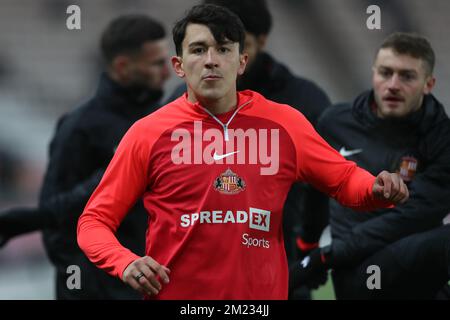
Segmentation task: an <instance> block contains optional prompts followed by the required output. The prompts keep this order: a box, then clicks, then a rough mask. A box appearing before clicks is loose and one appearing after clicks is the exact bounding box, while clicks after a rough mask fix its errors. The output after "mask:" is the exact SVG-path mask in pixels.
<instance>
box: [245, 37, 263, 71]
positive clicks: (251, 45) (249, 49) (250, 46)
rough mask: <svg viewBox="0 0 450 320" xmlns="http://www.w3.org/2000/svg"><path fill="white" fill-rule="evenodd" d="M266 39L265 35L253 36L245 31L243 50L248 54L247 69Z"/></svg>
mask: <svg viewBox="0 0 450 320" xmlns="http://www.w3.org/2000/svg"><path fill="white" fill-rule="evenodd" d="M266 40H267V36H266V35H259V36H255V35H254V34H252V33H249V32H246V33H245V43H244V52H245V53H246V54H248V62H247V69H249V68H251V65H252V63H253V62H254V61H255V58H256V56H257V55H258V53H260V52H261V50H262V49H263V48H264V46H265V44H266Z"/></svg>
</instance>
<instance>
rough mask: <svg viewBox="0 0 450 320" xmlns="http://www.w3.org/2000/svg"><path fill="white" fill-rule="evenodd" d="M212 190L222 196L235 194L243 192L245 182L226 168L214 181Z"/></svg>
mask: <svg viewBox="0 0 450 320" xmlns="http://www.w3.org/2000/svg"><path fill="white" fill-rule="evenodd" d="M214 189H215V190H217V191H219V192H220V193H223V194H236V193H239V192H241V191H243V190H245V182H244V180H243V179H242V178H241V177H239V176H238V175H237V174H236V173H234V172H233V171H231V169H229V168H228V169H227V170H226V171H225V172H224V173H222V174H221V175H220V176H218V177H217V178H216V180H214Z"/></svg>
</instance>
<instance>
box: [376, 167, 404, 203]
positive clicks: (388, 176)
mask: <svg viewBox="0 0 450 320" xmlns="http://www.w3.org/2000/svg"><path fill="white" fill-rule="evenodd" d="M372 192H373V193H374V195H375V196H377V197H378V198H380V199H383V200H387V201H390V202H392V203H394V204H399V203H405V202H406V200H408V198H409V191H408V187H407V186H406V185H405V183H404V182H403V180H402V178H400V176H399V175H398V174H397V173H389V172H387V171H381V172H380V174H379V175H378V176H377V178H376V179H375V183H374V184H373V187H372Z"/></svg>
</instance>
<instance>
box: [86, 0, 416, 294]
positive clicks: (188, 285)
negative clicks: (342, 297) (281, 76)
mask: <svg viewBox="0 0 450 320" xmlns="http://www.w3.org/2000/svg"><path fill="white" fill-rule="evenodd" d="M173 38H174V42H175V47H176V54H177V55H176V56H174V57H172V65H173V68H174V70H175V72H176V74H177V75H178V76H179V77H181V78H184V80H185V81H186V84H187V93H186V94H184V95H183V96H181V97H180V98H178V99H177V100H175V101H173V102H171V103H169V104H167V105H165V106H164V107H162V108H160V109H159V110H158V111H156V112H154V113H153V114H151V115H149V116H147V117H145V118H143V119H141V120H139V121H137V122H136V123H135V124H134V125H133V126H132V127H131V128H130V130H129V131H128V132H127V133H126V134H125V136H124V138H123V139H122V141H121V143H120V144H119V146H118V148H117V151H116V153H115V155H114V158H113V159H112V161H111V163H110V164H109V166H108V168H107V170H106V172H105V174H104V176H103V178H102V181H101V182H100V184H99V186H98V187H97V189H96V190H95V191H94V193H93V194H92V196H91V198H90V200H89V202H88V204H87V205H86V208H85V209H84V212H83V214H82V215H81V217H80V219H79V222H78V244H79V246H80V247H81V249H82V250H83V251H84V252H85V254H86V255H87V257H88V258H89V259H90V260H91V261H92V262H93V263H94V264H96V265H97V266H98V267H99V268H101V269H104V270H105V271H107V272H108V273H109V274H111V275H114V276H117V277H120V278H121V279H122V280H123V281H124V282H126V283H128V284H129V285H130V286H132V287H133V288H135V289H136V290H139V291H141V292H142V293H144V294H145V298H147V299H287V297H288V266H287V259H286V253H285V250H284V248H283V232H282V211H283V204H284V201H285V199H286V195H287V193H288V191H289V189H290V187H291V185H292V183H293V182H294V181H304V182H308V183H310V184H312V185H313V186H315V187H316V188H317V189H318V190H321V191H323V192H325V193H327V194H328V195H330V196H331V197H333V198H335V199H336V200H337V201H339V202H340V203H341V204H343V205H345V206H348V207H351V208H354V209H356V210H372V209H375V208H382V207H389V206H392V205H394V204H397V203H401V202H404V201H406V199H407V198H408V189H407V188H406V186H405V184H404V183H403V182H402V181H401V179H400V178H399V176H398V175H397V174H394V173H392V174H391V173H388V172H386V171H383V172H381V173H380V174H379V175H378V176H377V177H374V176H372V175H371V174H370V173H368V172H367V171H365V170H363V169H361V168H359V167H357V166H356V164H355V163H354V162H350V161H347V160H345V159H344V158H343V157H342V156H341V155H340V154H339V153H338V152H337V151H335V150H334V149H333V148H331V147H330V146H329V145H328V144H327V143H326V142H325V141H324V140H323V139H322V138H321V137H320V136H319V135H318V134H317V133H316V132H315V130H314V129H313V127H312V125H311V124H310V123H309V122H308V121H307V120H306V118H305V117H304V116H303V115H302V114H301V113H300V112H299V111H297V110H295V109H294V108H292V107H290V106H288V105H282V104H277V103H275V102H272V101H270V100H267V99H265V98H264V97H263V96H262V95H260V94H258V93H256V92H254V91H250V90H246V91H241V92H237V90H236V78H237V76H238V75H240V74H242V73H243V72H244V70H245V66H246V62H247V55H246V54H244V53H243V51H242V49H243V41H244V28H243V25H242V23H241V21H240V20H239V18H238V17H237V16H236V15H235V14H233V13H232V12H231V11H229V10H228V9H225V8H223V7H218V6H214V5H199V6H195V7H193V8H192V9H191V10H190V11H189V12H188V13H187V14H186V16H185V17H184V18H183V19H181V20H180V21H178V22H177V23H176V24H175V26H174V29H173ZM140 198H143V202H144V206H145V208H146V210H147V212H148V215H149V226H148V230H147V242H146V256H144V257H140V256H138V255H136V254H135V253H133V252H131V251H130V250H129V249H127V248H125V247H123V246H122V245H121V244H120V243H119V241H118V240H117V238H116V237H115V235H114V233H115V231H116V230H117V228H118V226H119V225H120V223H121V221H122V219H123V218H124V217H125V216H126V215H127V212H128V210H129V209H130V208H131V207H132V206H133V204H134V203H135V202H136V201H137V200H138V199H140ZM169 278H170V281H169Z"/></svg>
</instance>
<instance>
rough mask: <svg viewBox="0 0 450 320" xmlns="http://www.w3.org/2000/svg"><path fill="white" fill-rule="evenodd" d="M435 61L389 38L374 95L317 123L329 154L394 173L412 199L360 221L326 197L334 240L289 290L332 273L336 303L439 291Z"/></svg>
mask: <svg viewBox="0 0 450 320" xmlns="http://www.w3.org/2000/svg"><path fill="white" fill-rule="evenodd" d="M434 61H435V56H434V52H433V49H432V48H431V45H430V44H429V42H428V41H427V40H426V39H425V38H423V37H421V36H418V35H415V34H409V33H394V34H392V35H390V36H389V37H387V38H386V39H385V40H384V42H383V44H382V45H381V47H380V49H379V50H378V52H377V55H376V58H375V61H374V65H373V77H372V83H373V89H372V90H370V91H367V92H364V93H362V94H361V95H359V96H358V97H357V98H356V99H355V101H354V102H353V103H345V104H340V105H336V106H335V107H332V108H330V109H328V110H327V111H325V112H324V114H323V115H322V116H321V118H320V119H319V124H318V131H319V133H320V134H321V135H322V136H323V137H324V138H325V139H326V140H327V141H328V143H330V145H331V146H332V147H334V148H335V149H336V150H339V152H340V153H341V154H342V155H343V156H344V157H346V158H347V159H350V160H353V161H355V162H356V163H357V164H358V166H361V167H362V168H364V169H366V170H368V171H369V172H372V173H374V172H379V171H380V170H389V171H391V172H398V173H399V174H400V176H401V177H402V179H403V180H404V182H405V183H406V184H407V185H408V188H409V190H410V198H409V201H408V202H407V203H405V204H403V205H399V206H397V207H395V208H393V209H385V210H380V211H376V212H370V213H364V214H363V213H360V212H354V211H352V210H351V209H348V208H344V207H342V206H341V205H339V204H338V203H337V202H335V201H333V200H332V201H331V203H330V225H331V233H332V243H331V245H329V246H325V247H323V248H321V249H316V250H314V251H313V252H312V253H311V254H310V255H309V256H308V257H307V259H305V260H303V261H302V262H300V261H299V263H297V264H296V265H295V267H294V268H293V270H292V272H291V275H292V277H291V279H290V281H291V287H295V286H296V285H298V284H302V283H309V284H312V285H317V279H320V278H321V274H322V273H324V272H326V270H327V269H328V268H332V269H333V272H332V274H333V284H334V288H335V293H336V297H337V299H408V298H409V299H433V298H435V297H436V295H437V294H439V293H441V292H442V291H440V290H441V289H442V288H444V289H443V290H444V291H445V286H446V284H447V282H448V280H449V279H450V225H446V226H443V219H444V217H445V216H446V215H447V213H449V212H450V120H449V118H448V116H447V115H446V113H445V110H444V107H443V106H442V104H441V103H440V102H439V101H438V100H437V99H436V98H435V97H434V96H433V95H432V94H431V91H432V89H433V87H434V84H435V78H434V76H433V67H434ZM370 266H375V268H374V269H372V270H374V271H370V270H369V267H370ZM377 267H378V268H379V269H378V270H379V272H380V273H379V280H380V281H379V283H378V284H379V287H380V288H379V289H377V287H376V286H375V285H376V279H375V278H372V279H371V280H369V277H370V276H371V275H372V274H375V273H374V272H375V269H376V268H377ZM371 268H373V267H371ZM368 282H370V283H372V285H374V286H375V287H374V288H372V289H370V288H369V287H368V285H367V283H368ZM441 296H442V294H441Z"/></svg>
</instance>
